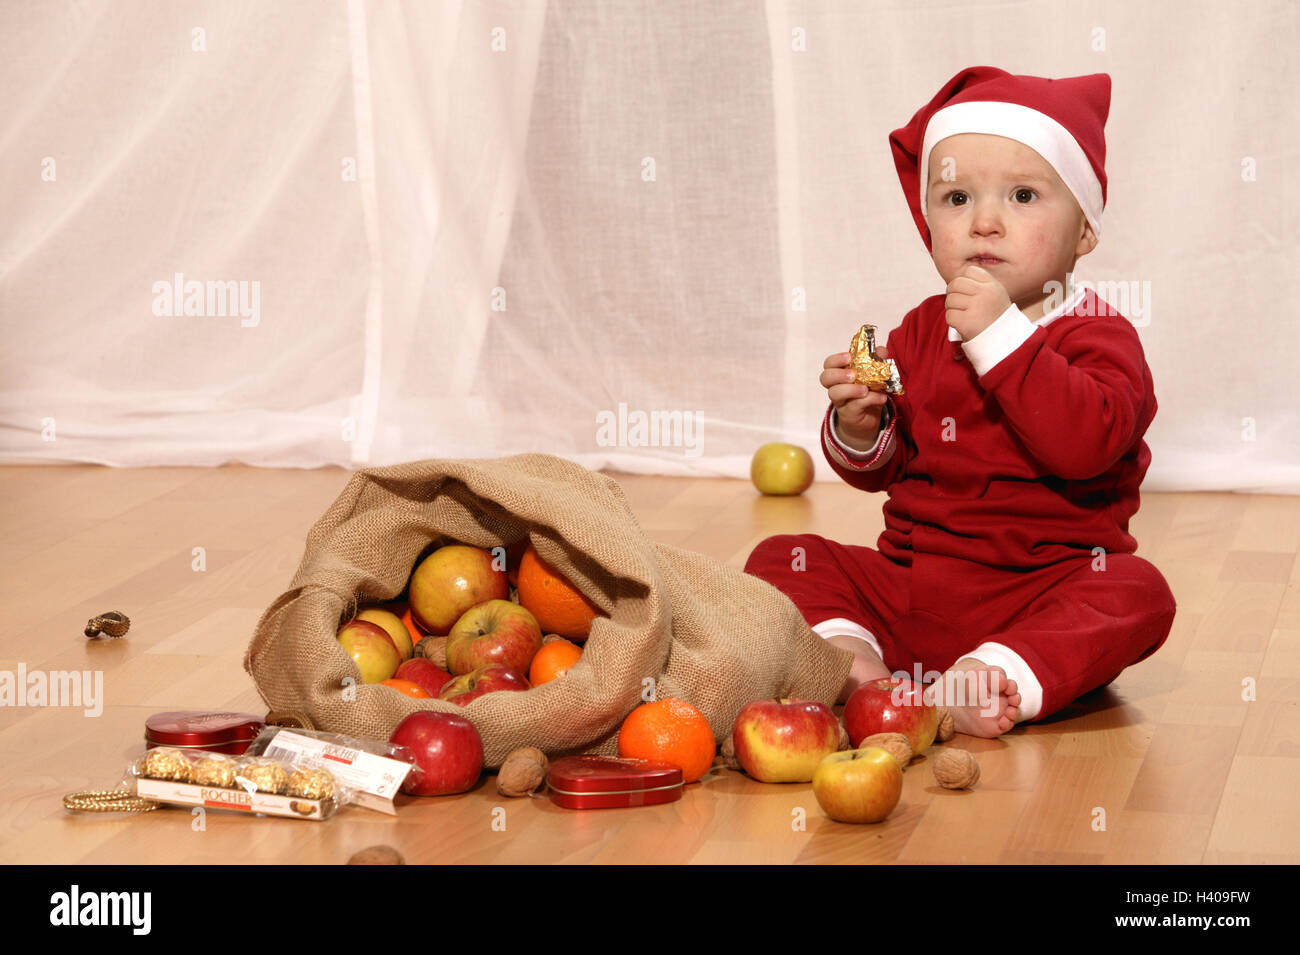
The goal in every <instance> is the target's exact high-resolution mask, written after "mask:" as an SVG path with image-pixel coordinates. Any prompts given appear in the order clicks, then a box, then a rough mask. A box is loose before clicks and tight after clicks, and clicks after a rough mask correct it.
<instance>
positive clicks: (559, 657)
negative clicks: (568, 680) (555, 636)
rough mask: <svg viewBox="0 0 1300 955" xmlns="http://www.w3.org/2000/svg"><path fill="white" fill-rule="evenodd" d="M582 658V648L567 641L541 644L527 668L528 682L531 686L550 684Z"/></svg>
mask: <svg viewBox="0 0 1300 955" xmlns="http://www.w3.org/2000/svg"><path fill="white" fill-rule="evenodd" d="M581 658H582V647H580V646H578V645H577V644H576V643H570V642H569V641H568V640H552V641H551V642H550V643H544V644H542V649H540V650H538V651H537V655H536V656H535V657H533V662H532V665H531V666H529V668H528V682H529V683H531V684H532V685H533V686H541V685H542V684H543V683H550V682H551V681H552V680H554V679H555V678H556V677H559V676H564V674H566V673H568V672H569V670H570V669H571V668H572V667H573V665H574V664H575V663H577V662H578V660H580V659H581Z"/></svg>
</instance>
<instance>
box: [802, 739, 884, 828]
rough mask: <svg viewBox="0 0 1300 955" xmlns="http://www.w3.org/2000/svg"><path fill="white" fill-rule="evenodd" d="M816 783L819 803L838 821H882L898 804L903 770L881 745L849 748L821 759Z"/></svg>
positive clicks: (816, 773) (814, 793) (814, 783)
mask: <svg viewBox="0 0 1300 955" xmlns="http://www.w3.org/2000/svg"><path fill="white" fill-rule="evenodd" d="M812 785H813V795H814V796H816V797H817V804H818V805H819V806H821V807H822V811H823V812H825V813H826V815H828V816H830V817H831V818H832V819H834V820H835V821H836V822H879V821H880V820H882V819H884V818H885V817H886V816H888V815H889V814H890V813H891V812H893V811H894V807H895V806H897V805H898V797H899V796H901V795H902V793H903V770H902V769H901V768H900V767H899V765H898V760H896V759H894V757H893V756H891V755H889V752H888V751H887V750H883V749H881V748H880V747H879V746H867V747H865V748H864V749H846V750H844V751H842V752H839V753H831V755H829V756H827V757H826V758H825V759H823V760H822V761H821V764H820V765H819V766H818V767H817V771H816V772H815V773H813V779H812Z"/></svg>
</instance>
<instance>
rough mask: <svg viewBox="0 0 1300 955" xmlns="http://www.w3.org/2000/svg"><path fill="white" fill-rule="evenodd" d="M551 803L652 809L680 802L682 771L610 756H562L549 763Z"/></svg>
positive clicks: (595, 807) (669, 765)
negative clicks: (678, 800) (660, 805)
mask: <svg viewBox="0 0 1300 955" xmlns="http://www.w3.org/2000/svg"><path fill="white" fill-rule="evenodd" d="M546 781H547V784H548V786H549V787H550V790H551V799H552V801H554V803H555V804H556V805H557V806H563V807H564V808H565V809H614V808H618V807H622V806H655V805H658V804H660V803H665V802H673V801H674V800H677V799H681V798H682V771H681V769H680V768H679V767H677V766H675V765H673V764H672V763H663V762H658V761H656V760H650V759H621V758H617V757H613V756H565V757H563V758H561V759H557V760H556V761H555V762H553V763H551V770H550V772H549V773H548V774H547V777H546Z"/></svg>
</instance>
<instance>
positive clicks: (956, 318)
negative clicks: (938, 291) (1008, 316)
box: [943, 265, 1011, 342]
mask: <svg viewBox="0 0 1300 955" xmlns="http://www.w3.org/2000/svg"><path fill="white" fill-rule="evenodd" d="M943 306H944V315H943V317H944V321H946V322H947V323H948V324H949V325H951V326H952V327H953V328H955V329H957V333H958V334H959V335H961V340H962V341H964V342H968V341H970V340H971V339H972V338H974V337H975V336H976V335H978V334H979V333H980V332H982V331H984V329H986V328H988V327H989V326H990V325H992V324H993V323H994V322H995V321H997V318H998V316H999V315H1001V314H1002V313H1003V312H1005V311H1006V310H1007V309H1008V308H1010V307H1011V297H1010V296H1009V295H1007V290H1006V288H1005V287H1004V286H1003V285H1002V283H1001V282H999V281H998V280H997V279H996V278H994V277H993V276H992V275H991V274H990V273H989V272H987V271H986V270H984V269H982V268H980V267H979V266H978V265H968V266H966V267H965V268H964V269H962V270H961V271H960V272H958V273H957V275H956V277H955V278H954V279H953V280H952V281H951V282H949V283H948V296H947V298H945V299H944V302H943Z"/></svg>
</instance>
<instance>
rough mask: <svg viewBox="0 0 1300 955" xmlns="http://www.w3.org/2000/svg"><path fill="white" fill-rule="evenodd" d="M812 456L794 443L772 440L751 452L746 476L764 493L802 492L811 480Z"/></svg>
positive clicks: (786, 493)
mask: <svg viewBox="0 0 1300 955" xmlns="http://www.w3.org/2000/svg"><path fill="white" fill-rule="evenodd" d="M813 474H814V470H813V459H812V456H811V455H810V454H809V453H808V452H807V451H805V450H804V449H803V448H801V447H799V446H798V445H797V444H781V443H780V442H774V443H772V444H765V445H763V446H762V447H761V448H759V449H758V450H757V451H755V452H754V460H753V461H752V462H750V465H749V477H750V480H752V481H753V482H754V487H756V488H758V489H759V490H760V491H762V492H763V493H764V494H778V495H791V494H802V493H803V492H804V491H806V490H808V488H809V487H810V486H811V485H812V482H813Z"/></svg>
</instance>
